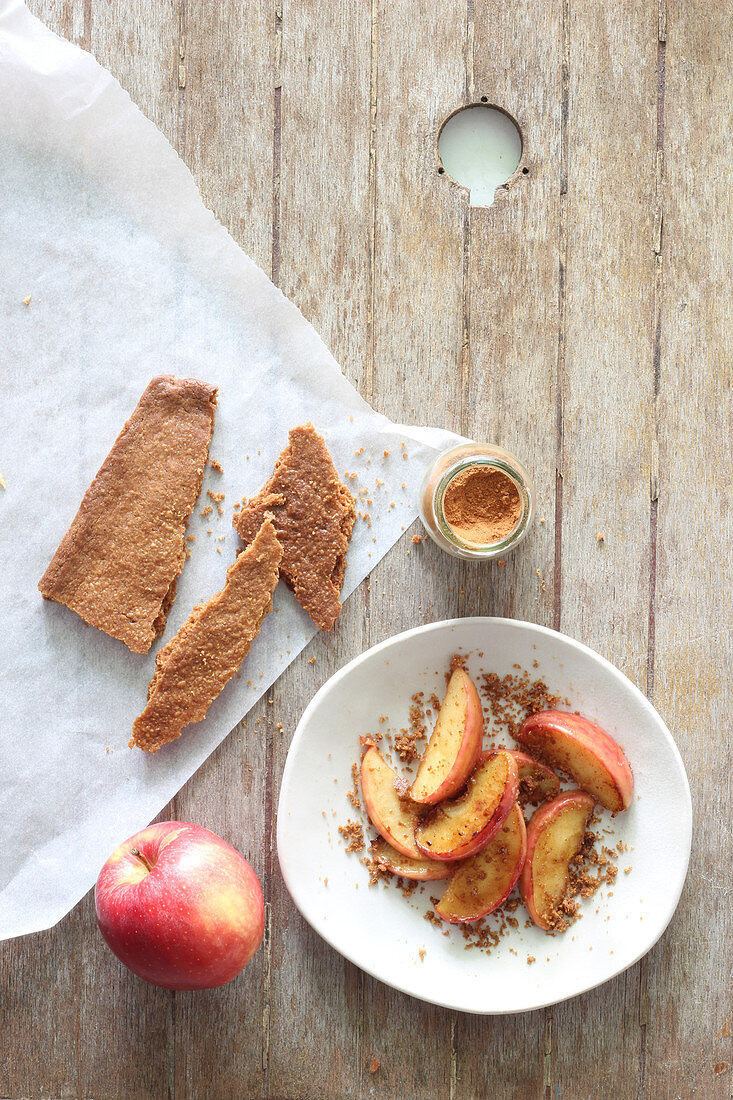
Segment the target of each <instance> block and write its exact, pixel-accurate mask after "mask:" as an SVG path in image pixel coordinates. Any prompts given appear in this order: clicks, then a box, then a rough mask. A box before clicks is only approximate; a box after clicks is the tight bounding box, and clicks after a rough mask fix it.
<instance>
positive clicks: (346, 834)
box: [339, 819, 364, 852]
mask: <svg viewBox="0 0 733 1100" xmlns="http://www.w3.org/2000/svg"><path fill="white" fill-rule="evenodd" d="M339 833H340V834H341V836H342V837H343V838H344V840H345V841H346V842H347V844H346V851H347V852H363V851H364V829H363V826H362V825H361V823H360V822H358V821H351V819H349V820H348V821H347V822H346V824H345V825H339Z"/></svg>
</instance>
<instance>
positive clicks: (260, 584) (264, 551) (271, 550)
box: [130, 516, 282, 752]
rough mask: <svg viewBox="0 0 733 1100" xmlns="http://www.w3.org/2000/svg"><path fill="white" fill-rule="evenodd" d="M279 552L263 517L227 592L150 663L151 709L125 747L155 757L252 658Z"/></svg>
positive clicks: (198, 610)
mask: <svg viewBox="0 0 733 1100" xmlns="http://www.w3.org/2000/svg"><path fill="white" fill-rule="evenodd" d="M281 558H282V547H281V546H280V543H279V542H278V540H277V536H276V534H275V528H274V526H273V524H272V521H271V518H270V517H268V516H266V517H265V518H264V522H263V523H262V525H261V527H260V529H259V531H258V532H257V534H256V535H255V538H254V541H253V542H252V544H251V546H249V547H248V548H247V549H246V550H243V551H242V553H241V554H240V555H239V556H238V558H237V560H236V561H235V562H234V564H233V565H230V566H229V568H228V569H227V579H226V583H225V585H224V587H223V588H222V590H221V591H220V592H217V594H216V595H215V596H212V597H211V599H210V600H208V601H207V602H206V603H204V604H199V605H198V607H195V608H194V609H193V611H192V612H191V614H190V616H189V617H188V619H187V620H186V622H185V623H184V624H183V626H182V627H181V629H180V630H179V631H178V633H177V634H176V635H175V636H174V637H173V638H171V640H170V641H169V642H168V644H167V645H166V646H164V647H163V649H161V651H160V653H159V654H158V655H157V657H156V658H155V675H154V676H153V679H152V680H151V681H150V686H149V688H148V705H147V706H146V707H145V710H144V711H143V712H142V714H141V715H139V717H137V718H136V719H135V722H134V724H133V727H132V740H131V741H130V747H131V748H132V747H134V746H137V747H138V748H141V749H144V750H145V751H146V752H157V751H158V749H159V748H160V746H161V745H165V744H166V743H167V742H168V741H173V740H175V738H176V737H180V735H181V730H182V729H183V727H184V726H187V725H189V724H190V723H191V722H200V721H201V719H202V718H203V717H204V715H205V714H206V711H207V710H208V709H209V707H210V706H211V704H212V703H213V701H214V699H216V697H217V695H218V694H219V692H220V691H221V690H222V688H223V687H224V686H225V685H226V684H227V683H228V682H229V681H230V680H231V678H232V676H234V674H235V672H236V671H237V669H238V668H239V666H240V665H241V663H242V661H243V660H244V658H245V657H246V656H247V654H248V653H249V650H250V647H251V645H252V642H253V641H254V639H255V638H256V637H257V634H258V633H259V629H260V627H261V626H262V622H263V619H264V618H265V615H267V613H268V611H270V609H271V607H272V594H273V592H274V590H275V585H276V584H277V579H278V567H279V565H280V560H281Z"/></svg>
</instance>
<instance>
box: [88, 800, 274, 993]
mask: <svg viewBox="0 0 733 1100" xmlns="http://www.w3.org/2000/svg"><path fill="white" fill-rule="evenodd" d="M136 852H137V853H139V855H136V854H135V853H136ZM141 857H142V858H141ZM146 863H147V865H148V866H149V868H150V869H148V866H146ZM94 903H95V908H96V912H97V922H98V924H99V929H100V931H101V933H102V935H103V936H104V938H105V940H106V941H107V943H108V945H109V946H110V948H111V949H112V951H113V952H114V953H115V955H116V956H117V957H118V959H120V960H121V961H122V962H123V963H124V964H125V966H127V967H128V968H129V969H130V970H132V972H133V973H134V974H137V975H138V977H140V978H144V979H145V981H146V982H150V983H151V984H152V985H158V986H162V987H163V988H164V989H211V988H213V987H214V986H219V985H224V984H225V983H226V982H229V981H231V979H232V978H234V977H235V976H236V975H237V974H238V973H239V972H240V970H241V969H242V968H243V967H244V966H246V964H247V963H248V962H249V960H250V959H251V958H252V956H253V955H254V953H255V951H256V950H257V948H258V947H259V946H260V943H261V942H262V936H263V934H264V930H265V909H264V902H263V899H262V889H261V887H260V884H259V881H258V879H257V876H256V874H255V873H254V871H253V870H252V868H251V867H250V865H249V864H248V863H247V861H246V859H245V858H244V857H243V856H241V855H240V854H239V852H237V851H236V850H235V849H234V848H232V847H231V845H229V844H227V843H226V841H225V840H222V839H221V837H218V836H216V834H215V833H211V832H209V830H208V829H203V828H201V826H199V825H190V824H188V823H187V822H185V821H161V822H159V823H158V824H157V825H150V826H149V827H148V828H147V829H143V830H142V831H141V832H139V833H136V834H135V835H134V836H131V837H130V838H129V840H126V841H125V842H124V844H121V845H120V846H119V848H116V849H115V851H114V852H113V853H112V855H111V856H110V857H109V859H108V860H107V862H106V863H105V864H104V866H103V867H102V870H101V871H100V873H99V878H98V879H97V885H96V887H95V890H94Z"/></svg>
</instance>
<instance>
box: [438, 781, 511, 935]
mask: <svg viewBox="0 0 733 1100" xmlns="http://www.w3.org/2000/svg"><path fill="white" fill-rule="evenodd" d="M526 851H527V830H526V827H525V824H524V816H523V814H522V811H521V810H520V808H519V804H518V803H517V802H515V803H514V805H513V806H512V808H511V810H510V811H509V814H508V815H507V817H506V819H505V821H504V824H503V825H502V826H501V828H500V829H499V831H498V833H497V834H496V836H495V837H494V838H493V840H490V841H489V843H488V844H487V845H486V847H485V848H482V849H481V851H480V852H478V853H477V854H476V855H475V856H471V857H470V859H467V860H465V862H463V863H461V864H460V866H459V867H458V870H457V871H456V872H455V874H454V875H452V876H451V880H450V882H449V883H448V886H447V888H446V891H445V893H444V894H443V896H442V898H441V899H440V901H439V902H438V904H437V905H436V906H435V912H436V913H437V915H438V916H439V917H441V918H442V919H443V920H445V921H448V922H449V923H450V924H462V923H463V922H464V921H472V920H478V919H479V917H485V916H488V914H489V913H493V911H494V910H495V909H498V908H499V906H500V905H501V904H502V902H504V901H506V899H507V898H508V897H509V895H510V894H511V892H512V890H513V889H514V887H515V885H516V882H517V879H518V878H519V875H520V872H521V870H522V866H523V864H524V858H525V855H526Z"/></svg>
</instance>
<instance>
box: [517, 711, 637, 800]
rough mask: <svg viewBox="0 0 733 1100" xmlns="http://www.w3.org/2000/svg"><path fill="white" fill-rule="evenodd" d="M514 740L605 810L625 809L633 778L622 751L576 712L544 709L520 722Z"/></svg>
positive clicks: (632, 791) (629, 796)
mask: <svg viewBox="0 0 733 1100" xmlns="http://www.w3.org/2000/svg"><path fill="white" fill-rule="evenodd" d="M516 739H517V741H519V742H520V744H522V745H524V746H525V748H527V749H528V750H529V751H530V752H531V753H532V754H533V755H534V756H537V757H539V758H540V759H541V760H542V761H543V762H545V763H547V764H550V765H552V766H554V767H557V768H559V769H560V770H561V771H564V772H567V773H568V774H569V775H571V776H572V777H573V780H574V781H575V782H576V783H577V784H578V786H579V787H581V788H582V790H584V791H587V792H588V794H591V795H593V798H594V799H595V800H596V802H600V804H601V806H604V807H605V808H606V809H607V810H612V811H614V812H616V811H618V810H627V809H628V808H629V806H630V804H631V798H632V795H633V793H634V777H633V775H632V772H631V767H630V765H629V762H628V760H627V759H626V757H625V756H624V753H623V750H622V748H621V746H620V745H618V744H617V743H616V742H615V741H614V739H613V738H612V737H610V736H609V735H608V734H607V733H606V732H605V730H602V729H601V727H600V726H597V725H596V724H595V722H591V721H590V719H589V718H583V717H581V715H579V714H569V713H567V712H566V711H561V710H544V711H539V712H538V713H537V714H531V715H530V716H529V717H528V718H525V720H524V721H523V722H522V725H521V726H520V728H519V732H518V733H517V735H516Z"/></svg>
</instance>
